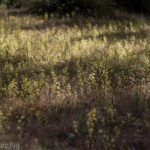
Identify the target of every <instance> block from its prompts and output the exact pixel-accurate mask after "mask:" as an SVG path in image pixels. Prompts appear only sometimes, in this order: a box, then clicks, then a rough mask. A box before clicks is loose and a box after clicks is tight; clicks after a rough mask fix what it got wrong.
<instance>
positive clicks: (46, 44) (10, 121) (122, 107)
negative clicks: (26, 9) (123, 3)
mask: <svg viewBox="0 0 150 150" xmlns="http://www.w3.org/2000/svg"><path fill="white" fill-rule="evenodd" d="M0 10H1V11H0V134H1V136H0V143H10V142H14V143H17V142H18V143H19V144H20V149H21V150H22V149H25V150H26V149H29V150H35V149H36V150H84V149H86V150H87V149H91V150H92V149H93V150H148V149H149V146H150V141H149V139H150V22H149V19H148V18H147V17H144V16H136V15H132V16H131V15H130V16H127V17H124V18H123V17H122V18H123V19H122V18H119V19H112V20H111V19H100V18H92V17H89V18H85V17H83V16H74V15H73V14H72V17H70V16H69V15H66V16H64V17H60V16H59V15H57V14H53V15H50V16H49V15H48V14H45V15H44V16H35V15H31V14H21V13H14V12H13V11H12V12H9V11H7V10H5V9H4V8H3V9H2V8H1V9H0Z"/></svg>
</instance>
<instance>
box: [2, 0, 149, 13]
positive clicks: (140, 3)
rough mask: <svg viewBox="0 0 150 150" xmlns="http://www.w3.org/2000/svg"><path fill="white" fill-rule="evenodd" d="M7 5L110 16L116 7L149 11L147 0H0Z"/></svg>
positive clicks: (36, 9)
mask: <svg viewBox="0 0 150 150" xmlns="http://www.w3.org/2000/svg"><path fill="white" fill-rule="evenodd" d="M1 3H4V4H6V5H7V7H9V8H10V7H17V8H19V7H26V8H28V9H29V10H31V11H32V12H34V13H38V14H42V13H45V12H57V13H60V14H66V13H69V14H71V13H72V12H74V13H77V14H79V13H80V14H84V15H92V16H111V15H112V14H113V11H114V10H116V9H120V10H124V11H130V12H136V13H145V14H148V13H150V11H149V7H150V2H149V0H132V1H131V0H1Z"/></svg>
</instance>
